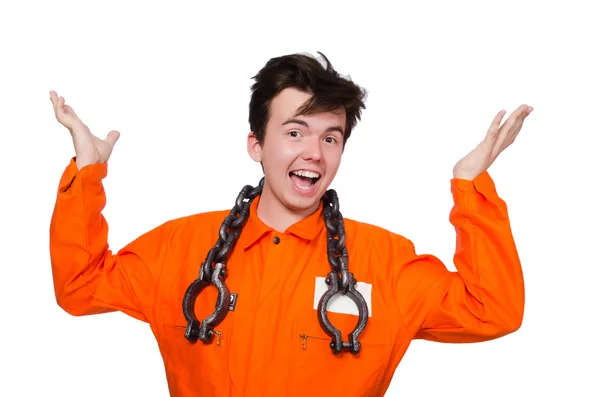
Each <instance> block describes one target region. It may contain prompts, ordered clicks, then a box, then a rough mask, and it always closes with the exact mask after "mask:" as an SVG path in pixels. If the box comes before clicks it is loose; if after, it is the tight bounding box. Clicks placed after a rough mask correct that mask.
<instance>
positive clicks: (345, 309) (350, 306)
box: [313, 277, 373, 317]
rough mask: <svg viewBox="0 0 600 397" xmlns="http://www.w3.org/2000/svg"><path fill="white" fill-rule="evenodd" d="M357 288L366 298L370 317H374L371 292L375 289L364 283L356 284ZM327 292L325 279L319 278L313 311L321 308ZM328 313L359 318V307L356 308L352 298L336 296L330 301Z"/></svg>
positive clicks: (316, 281)
mask: <svg viewBox="0 0 600 397" xmlns="http://www.w3.org/2000/svg"><path fill="white" fill-rule="evenodd" d="M355 288H356V290H357V291H358V292H360V293H361V295H362V296H363V297H364V298H365V301H366V302H367V307H368V308H369V317H372V316H373V309H372V308H371V290H372V289H373V286H372V285H371V284H367V283H362V282H360V281H359V282H358V283H356V286H355ZM325 292H327V284H326V283H325V277H317V278H316V280H315V296H314V302H313V309H315V310H317V308H318V307H319V301H320V300H321V297H322V296H323V294H325ZM327 311H328V312H332V313H341V314H352V315H355V316H357V317H358V307H357V306H356V303H354V301H353V300H352V299H350V297H348V296H345V295H342V294H336V295H334V296H333V297H332V298H331V299H330V300H329V305H328V306H327Z"/></svg>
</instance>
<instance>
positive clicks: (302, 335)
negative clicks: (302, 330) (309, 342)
mask: <svg viewBox="0 0 600 397" xmlns="http://www.w3.org/2000/svg"><path fill="white" fill-rule="evenodd" d="M300 337H301V338H302V350H306V339H307V338H308V336H307V335H304V334H300Z"/></svg>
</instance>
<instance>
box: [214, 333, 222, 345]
mask: <svg viewBox="0 0 600 397" xmlns="http://www.w3.org/2000/svg"><path fill="white" fill-rule="evenodd" d="M215 334H216V335H217V346H221V331H215Z"/></svg>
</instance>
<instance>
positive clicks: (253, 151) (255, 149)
mask: <svg viewBox="0 0 600 397" xmlns="http://www.w3.org/2000/svg"><path fill="white" fill-rule="evenodd" d="M248 154H249V155H250V157H252V160H254V161H256V162H257V163H258V162H261V161H262V147H261V146H260V143H258V139H257V138H256V135H254V132H250V133H249V134H248Z"/></svg>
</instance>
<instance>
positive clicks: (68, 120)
mask: <svg viewBox="0 0 600 397" xmlns="http://www.w3.org/2000/svg"><path fill="white" fill-rule="evenodd" d="M50 100H51V101H52V106H54V114H55V116H56V120H58V122H59V123H61V124H62V125H64V126H65V127H67V129H68V130H69V132H70V133H71V137H72V138H73V145H74V146H75V163H76V164H77V168H78V169H82V168H83V167H85V166H86V165H89V164H100V163H106V162H107V161H108V158H109V157H110V155H111V153H112V150H113V147H114V146H115V143H116V142H117V140H118V139H119V136H120V134H119V132H118V131H115V130H113V131H111V132H109V133H108V135H107V136H106V139H100V138H98V137H96V136H94V135H93V134H92V133H91V132H90V129H89V128H88V127H87V126H86V125H85V124H83V122H82V121H81V120H80V119H79V117H78V116H77V114H76V113H75V111H73V108H71V107H70V106H69V105H65V98H63V97H59V96H58V95H57V94H56V92H55V91H50Z"/></svg>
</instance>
